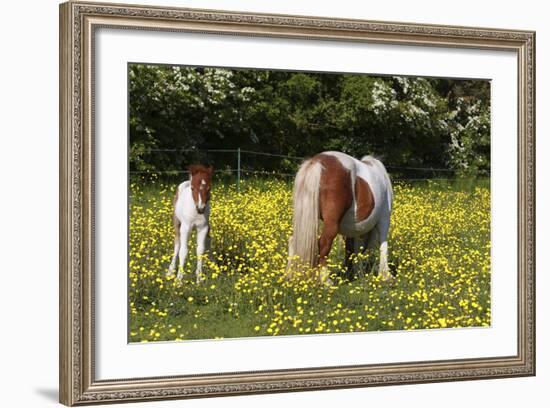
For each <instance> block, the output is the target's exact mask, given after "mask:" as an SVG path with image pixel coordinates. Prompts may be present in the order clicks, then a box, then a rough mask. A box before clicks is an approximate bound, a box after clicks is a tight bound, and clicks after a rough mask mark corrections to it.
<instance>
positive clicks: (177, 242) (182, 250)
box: [167, 164, 214, 283]
mask: <svg viewBox="0 0 550 408" xmlns="http://www.w3.org/2000/svg"><path fill="white" fill-rule="evenodd" d="M213 172H214V168H213V167H212V166H209V167H206V166H203V165H200V164H193V165H191V166H189V173H190V176H189V180H187V181H184V182H183V183H181V184H180V185H179V186H178V189H177V190H176V196H175V197H174V216H173V221H174V233H175V239H174V256H173V257H172V262H171V263H170V268H169V269H168V273H167V275H168V276H173V275H174V272H175V270H176V259H177V257H178V255H179V268H178V274H177V279H178V280H180V281H181V280H182V279H183V268H184V266H185V259H186V258H187V252H188V250H187V240H188V239H189V235H190V234H191V231H192V230H193V228H196V229H197V269H196V270H195V275H196V277H197V283H199V282H200V280H201V275H202V255H203V254H204V252H205V251H206V250H209V249H210V234H209V231H210V226H209V224H208V219H209V216H210V202H209V201H210V185H211V180H212V173H213Z"/></svg>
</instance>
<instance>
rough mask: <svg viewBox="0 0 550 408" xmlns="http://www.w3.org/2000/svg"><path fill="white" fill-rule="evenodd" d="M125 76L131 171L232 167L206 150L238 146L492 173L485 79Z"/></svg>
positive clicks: (269, 164)
mask: <svg viewBox="0 0 550 408" xmlns="http://www.w3.org/2000/svg"><path fill="white" fill-rule="evenodd" d="M129 79H130V80H129V88H130V89H129V92H130V99H129V101H130V107H129V108H130V109H129V110H130V118H129V121H130V168H131V170H151V171H159V170H160V171H166V170H174V169H175V170H182V169H184V167H185V165H187V164H189V163H190V162H192V161H209V162H212V163H214V164H215V166H216V167H218V168H224V167H225V168H234V167H235V157H234V155H231V154H222V153H219V152H218V153H216V154H214V153H212V152H209V149H236V148H237V147H240V148H241V149H245V150H254V151H261V152H266V153H275V154H280V155H290V156H300V157H307V156H311V155H313V154H315V153H317V152H320V151H323V150H340V151H344V152H347V153H349V154H351V155H353V156H356V157H360V156H362V155H365V154H373V155H375V156H378V157H380V158H381V159H383V160H384V162H385V163H386V164H388V166H392V167H394V168H395V169H396V170H395V171H394V173H395V172H397V173H399V172H400V171H401V172H403V171H405V169H401V170H400V168H409V169H410V168H416V167H418V168H442V169H447V170H450V171H452V172H451V173H450V174H451V175H452V174H453V173H455V174H457V175H462V176H471V175H474V176H475V175H485V174H487V173H488V172H489V170H490V84H489V82H488V81H473V80H450V79H433V78H430V79H426V78H410V77H381V76H371V75H366V74H333V73H305V72H289V71H268V70H234V69H231V70H229V69H221V68H194V67H179V66H157V65H143V64H133V65H131V66H130V68H129ZM173 149H177V150H178V151H177V152H171V151H170V152H169V151H167V150H173ZM295 165H296V163H295V162H292V161H288V160H285V159H284V158H280V157H269V158H267V157H262V158H261V160H259V161H258V160H257V161H256V162H255V163H254V167H256V168H261V169H266V170H278V171H281V172H285V171H294V170H295ZM410 174H411V173H410V172H408V173H406V175H410ZM435 174H436V173H435V172H434V173H428V174H425V173H423V174H421V176H422V177H425V176H432V175H435Z"/></svg>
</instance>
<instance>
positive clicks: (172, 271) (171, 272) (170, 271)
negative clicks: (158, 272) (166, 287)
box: [166, 215, 181, 277]
mask: <svg viewBox="0 0 550 408" xmlns="http://www.w3.org/2000/svg"><path fill="white" fill-rule="evenodd" d="M180 226H181V223H180V221H179V220H178V219H177V218H176V216H175V215H174V255H173V256H172V261H171V262H170V267H169V268H168V272H166V276H167V277H172V276H173V275H174V274H175V273H176V261H177V258H178V253H179V251H180Z"/></svg>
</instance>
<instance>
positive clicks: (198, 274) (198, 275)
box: [195, 272, 206, 285]
mask: <svg viewBox="0 0 550 408" xmlns="http://www.w3.org/2000/svg"><path fill="white" fill-rule="evenodd" d="M195 275H196V276H197V285H198V284H200V283H201V282H202V281H204V280H206V278H205V277H204V275H203V274H202V272H195Z"/></svg>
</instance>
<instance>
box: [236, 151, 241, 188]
mask: <svg viewBox="0 0 550 408" xmlns="http://www.w3.org/2000/svg"><path fill="white" fill-rule="evenodd" d="M237 192H238V193H240V192H241V148H240V147H238V148H237Z"/></svg>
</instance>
